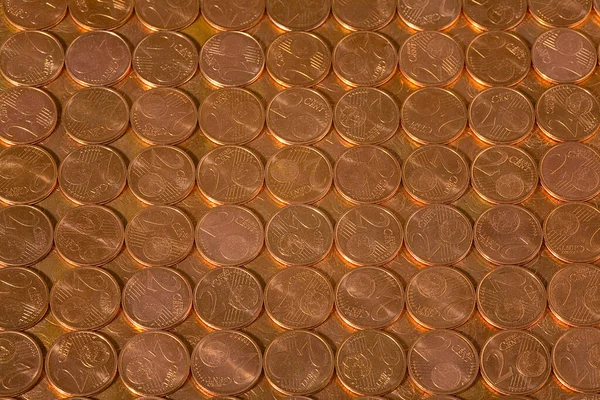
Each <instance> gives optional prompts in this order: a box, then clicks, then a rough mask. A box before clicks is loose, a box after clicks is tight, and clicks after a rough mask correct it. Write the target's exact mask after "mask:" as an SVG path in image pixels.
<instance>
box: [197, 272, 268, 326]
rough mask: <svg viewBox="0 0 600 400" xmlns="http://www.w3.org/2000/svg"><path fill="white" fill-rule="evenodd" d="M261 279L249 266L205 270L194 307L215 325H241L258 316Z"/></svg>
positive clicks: (201, 318) (203, 319)
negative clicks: (257, 277)
mask: <svg viewBox="0 0 600 400" xmlns="http://www.w3.org/2000/svg"><path fill="white" fill-rule="evenodd" d="M262 306H263V291H262V287H261V284H260V282H259V281H258V279H256V277H255V276H254V274H252V273H251V272H250V271H249V270H247V269H246V268H240V267H221V268H215V269H212V270H210V271H209V272H207V273H206V274H204V276H203V277H202V278H201V279H200V281H199V282H198V285H196V288H195V290H194V311H196V314H197V315H198V317H199V318H200V320H202V322H204V323H205V324H206V325H208V326H210V327H211V328H213V329H239V328H243V327H244V326H247V325H250V324H251V323H252V322H254V320H256V318H258V316H259V314H260V312H261V310H262Z"/></svg>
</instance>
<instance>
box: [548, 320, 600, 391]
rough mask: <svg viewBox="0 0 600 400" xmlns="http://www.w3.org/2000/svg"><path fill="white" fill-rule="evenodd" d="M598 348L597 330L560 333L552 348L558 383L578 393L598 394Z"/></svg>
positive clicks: (578, 329)
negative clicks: (595, 357)
mask: <svg viewBox="0 0 600 400" xmlns="http://www.w3.org/2000/svg"><path fill="white" fill-rule="evenodd" d="M598 348H600V329H598V328H572V329H569V330H567V331H566V332H565V333H563V335H562V336H561V337H560V338H558V340H557V341H556V343H555V344H554V347H553V348H552V367H553V371H554V375H556V377H557V378H558V380H559V381H560V383H562V384H563V385H565V386H566V387H568V388H569V389H571V390H574V391H577V392H584V393H586V392H587V393H594V392H598V391H599V390H600V383H599V382H600V381H599V380H598V377H600V367H599V366H598V365H597V364H596V362H595V361H594V360H595V359H594V356H595V354H596V351H597V350H598Z"/></svg>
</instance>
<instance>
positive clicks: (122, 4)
mask: <svg viewBox="0 0 600 400" xmlns="http://www.w3.org/2000/svg"><path fill="white" fill-rule="evenodd" d="M133 3H134V1H133V0H109V1H98V0H84V1H78V0H69V11H70V14H71V17H72V18H73V19H74V20H75V22H76V23H77V24H78V25H80V26H82V27H83V28H85V29H90V30H95V29H109V30H110V29H115V28H118V27H119V26H121V25H123V24H124V23H125V22H127V20H128V19H129V17H131V14H132V13H133Z"/></svg>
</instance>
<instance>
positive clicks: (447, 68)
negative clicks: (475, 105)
mask: <svg viewBox="0 0 600 400" xmlns="http://www.w3.org/2000/svg"><path fill="white" fill-rule="evenodd" d="M436 4H437V3H436ZM399 61H400V71H401V72H402V74H403V75H404V77H405V78H406V79H408V80H409V81H410V82H412V83H414V84H415V85H418V86H445V85H448V84H450V83H452V82H454V81H455V80H456V79H457V78H458V77H459V76H460V73H461V72H462V70H463V66H464V63H465V57H464V54H463V50H462V49H461V48H460V46H459V45H458V43H456V41H455V40H454V39H452V38H451V37H450V36H448V35H446V34H445V33H441V32H435V31H426V32H418V33H416V34H414V35H411V36H409V38H408V39H407V40H406V41H405V42H404V44H402V47H401V48H400V54H399Z"/></svg>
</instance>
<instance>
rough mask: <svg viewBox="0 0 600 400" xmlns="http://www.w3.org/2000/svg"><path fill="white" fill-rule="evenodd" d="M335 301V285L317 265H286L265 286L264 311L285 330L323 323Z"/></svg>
mask: <svg viewBox="0 0 600 400" xmlns="http://www.w3.org/2000/svg"><path fill="white" fill-rule="evenodd" d="M333 302H334V298H333V287H332V286H331V284H330V283H329V280H328V279H327V277H326V276H325V275H324V274H322V273H321V272H319V271H318V270H316V269H315V268H309V267H294V268H285V269H283V270H281V271H279V272H278V273H276V274H275V275H274V276H273V277H272V278H271V279H270V280H269V282H268V283H267V286H266V287H265V310H266V311H267V314H268V315H269V317H271V319H272V320H273V321H274V322H275V323H276V324H277V325H279V326H281V327H283V328H285V329H309V328H314V327H316V326H318V325H321V324H322V323H323V322H325V320H326V319H327V318H328V317H329V314H331V310H333Z"/></svg>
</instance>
